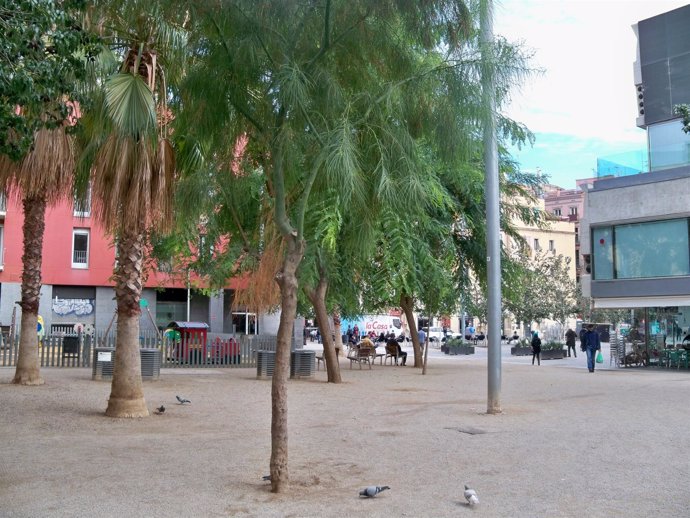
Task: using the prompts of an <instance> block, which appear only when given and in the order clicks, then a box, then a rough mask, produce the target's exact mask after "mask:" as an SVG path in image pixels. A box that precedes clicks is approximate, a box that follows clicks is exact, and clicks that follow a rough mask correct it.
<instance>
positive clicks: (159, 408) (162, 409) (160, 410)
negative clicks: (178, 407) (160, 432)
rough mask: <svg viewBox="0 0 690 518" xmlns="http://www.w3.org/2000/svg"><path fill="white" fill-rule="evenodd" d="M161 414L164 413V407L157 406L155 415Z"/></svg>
mask: <svg viewBox="0 0 690 518" xmlns="http://www.w3.org/2000/svg"><path fill="white" fill-rule="evenodd" d="M163 412H165V407H164V406H163V405H161V406H159V407H158V408H156V413H157V414H162V413H163Z"/></svg>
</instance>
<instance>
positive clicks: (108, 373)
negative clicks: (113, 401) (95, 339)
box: [91, 347, 115, 380]
mask: <svg viewBox="0 0 690 518" xmlns="http://www.w3.org/2000/svg"><path fill="white" fill-rule="evenodd" d="M114 361H115V348H114V347H94V348H93V368H92V375H91V379H94V380H109V379H113V363H114Z"/></svg>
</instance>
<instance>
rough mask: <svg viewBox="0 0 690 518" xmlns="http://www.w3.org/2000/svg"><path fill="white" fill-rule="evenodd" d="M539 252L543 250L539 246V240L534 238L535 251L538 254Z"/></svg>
mask: <svg viewBox="0 0 690 518" xmlns="http://www.w3.org/2000/svg"><path fill="white" fill-rule="evenodd" d="M539 250H541V247H540V246H539V240H538V239H537V238H536V237H535V238H534V251H535V252H538V251H539Z"/></svg>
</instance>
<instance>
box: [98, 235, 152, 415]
mask: <svg viewBox="0 0 690 518" xmlns="http://www.w3.org/2000/svg"><path fill="white" fill-rule="evenodd" d="M143 259H144V236H143V235H142V234H138V233H132V232H125V233H123V234H122V235H121V236H120V238H119V240H118V256H117V266H116V267H115V275H114V277H115V298H116V299H117V339H116V341H115V361H114V364H113V381H112V384H111V388H110V399H108V408H107V409H106V411H105V415H107V416H109V417H146V416H148V415H149V411H148V409H147V408H146V401H144V385H143V382H142V380H141V357H140V353H139V316H140V315H141V308H140V307H139V299H140V298H141V289H142V279H143V276H142V266H143V263H144V261H143Z"/></svg>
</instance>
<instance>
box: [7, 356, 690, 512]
mask: <svg viewBox="0 0 690 518" xmlns="http://www.w3.org/2000/svg"><path fill="white" fill-rule="evenodd" d="M529 362H530V358H526V357H520V358H515V357H510V356H509V353H507V354H506V356H505V357H504V361H503V367H502V390H501V402H502V407H503V410H504V411H503V413H502V414H500V415H487V414H486V399H487V394H486V391H487V369H486V350H485V349H484V350H482V349H478V351H477V354H476V355H474V356H466V357H458V356H456V357H447V356H444V355H441V354H440V352H439V351H436V350H432V351H431V352H430V359H429V369H428V374H427V375H426V376H422V375H421V373H420V371H419V370H417V369H414V368H411V367H409V366H408V367H405V368H402V367H392V366H384V367H381V366H379V365H378V363H377V364H376V365H375V367H374V368H373V369H371V370H369V369H367V368H366V366H365V367H364V369H362V370H359V369H358V368H357V366H355V368H354V369H353V370H350V369H349V364H348V362H346V361H345V360H344V359H342V358H341V368H342V369H343V370H342V373H343V379H344V383H343V384H341V385H330V384H327V383H324V380H325V373H324V372H323V370H321V371H319V372H317V373H316V376H315V377H314V378H310V379H299V380H290V381H289V384H288V387H289V396H288V397H289V427H290V464H289V466H290V477H291V489H290V492H289V493H287V494H284V495H274V494H272V493H270V491H269V484H268V483H265V482H263V481H262V480H261V477H262V475H265V474H266V473H268V462H269V457H270V419H271V414H270V388H271V383H270V381H267V380H258V379H256V371H255V370H252V369H210V370H202V369H189V370H187V369H164V370H163V371H162V372H161V378H160V379H159V380H158V381H151V382H146V383H145V394H146V400H147V404H148V406H149V408H150V409H151V410H153V409H154V408H155V407H157V406H159V405H161V404H163V405H165V407H166V411H165V413H164V414H163V415H160V416H159V415H151V417H149V418H146V419H136V420H124V419H123V420H120V419H110V418H106V417H104V416H103V412H104V410H105V407H106V399H107V397H108V395H109V391H110V385H109V383H108V382H102V381H93V380H92V379H91V371H90V370H89V369H75V368H72V369H59V368H46V369H43V371H42V374H43V376H44V378H45V381H46V383H45V385H43V386H41V387H20V386H14V385H11V384H10V383H9V382H10V380H11V378H12V375H13V373H14V370H13V369H10V368H2V369H0V402H1V403H0V459H2V460H1V463H0V516H3V517H52V516H69V517H82V516H83V517H93V516H98V517H116V516H117V517H122V516H129V517H139V516H142V517H144V516H145V517H178V516H179V517H186V516H190V517H191V516H200V517H203V516H210V517H216V516H285V517H301V516H309V517H311V516H314V517H317V516H336V517H339V516H343V517H345V516H367V517H377V516H381V517H383V516H433V517H435V516H439V517H443V516H497V517H502V516H505V517H515V516H525V517H557V516H587V517H598V516H602V517H604V516H640V517H643V516H655V517H662V516H669V517H675V516H689V515H690V497H689V496H688V495H689V494H690V493H689V489H688V488H690V463H689V462H688V454H687V450H686V448H685V446H686V445H687V443H688V441H687V437H688V429H689V428H690V414H689V412H688V396H689V395H690V372H688V371H684V370H682V369H681V370H680V371H679V370H676V369H671V370H665V369H663V370H658V369H651V368H639V369H609V368H608V357H606V361H605V364H604V366H605V367H607V368H605V369H602V370H598V371H597V372H595V373H593V374H590V373H589V372H587V369H586V368H585V366H584V362H583V358H582V355H580V356H579V357H578V358H577V359H574V358H571V359H565V360H553V361H544V362H542V365H541V367H537V366H532V365H530V364H529ZM177 394H180V395H183V396H185V397H187V398H189V399H190V400H191V401H192V403H191V405H184V406H182V405H178V404H177V402H176V400H175V395H177ZM371 484H378V485H381V484H385V485H389V486H390V487H391V489H390V490H389V491H386V492H384V493H382V494H381V495H379V496H378V497H376V498H373V499H360V498H359V497H358V491H359V489H361V488H362V487H364V486H367V485H371ZM463 484H469V485H471V486H472V487H473V488H475V489H476V490H477V493H478V494H479V498H480V504H479V506H477V507H476V508H469V507H467V506H466V505H465V503H464V499H463V496H462V493H463V491H462V490H463Z"/></svg>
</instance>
